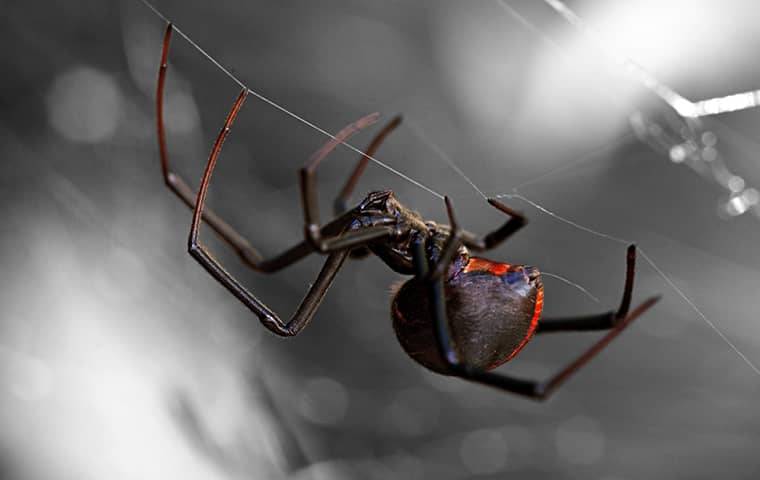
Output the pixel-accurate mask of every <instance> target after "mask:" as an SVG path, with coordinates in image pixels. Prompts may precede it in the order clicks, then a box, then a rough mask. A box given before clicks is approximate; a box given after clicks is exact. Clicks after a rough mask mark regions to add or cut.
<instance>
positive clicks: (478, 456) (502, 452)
mask: <svg viewBox="0 0 760 480" xmlns="http://www.w3.org/2000/svg"><path fill="white" fill-rule="evenodd" d="M507 453H508V448H507V442H506V441H505V440H504V436H503V435H502V434H501V432H499V431H497V430H476V431H474V432H470V433H468V434H467V435H466V436H465V437H464V438H463V439H462V444H461V446H460V448H459V456H460V457H461V458H462V463H463V464H464V466H465V467H466V468H467V469H468V470H469V471H470V472H472V473H474V474H478V475H482V474H489V473H496V472H498V471H500V470H503V469H504V467H505V466H506V464H507Z"/></svg>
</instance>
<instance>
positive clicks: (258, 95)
mask: <svg viewBox="0 0 760 480" xmlns="http://www.w3.org/2000/svg"><path fill="white" fill-rule="evenodd" d="M140 1H141V2H142V3H143V4H144V5H145V6H146V7H148V9H150V10H151V11H152V12H153V13H154V14H155V15H156V16H157V17H159V18H160V19H161V20H163V21H164V22H166V23H171V24H172V28H173V29H174V31H175V32H177V33H178V34H179V35H180V36H181V37H182V38H183V39H185V41H187V43H189V44H190V45H192V46H193V48H195V49H196V50H198V52H200V53H201V55H203V56H204V57H206V59H208V60H209V61H210V62H211V63H213V64H214V65H215V66H216V67H217V68H218V69H219V70H221V71H222V72H224V74H225V75H227V76H228V77H229V78H230V79H232V80H233V81H234V82H235V83H237V84H238V85H239V86H240V87H241V88H244V89H246V90H247V91H248V93H250V94H251V95H253V96H254V97H256V98H258V99H259V100H261V101H263V102H265V103H266V104H268V105H270V106H272V107H274V108H276V109H277V110H279V111H281V112H282V113H285V114H286V115H288V116H290V117H292V118H294V119H296V120H298V121H299V122H301V123H303V124H304V125H306V126H308V127H309V128H311V129H313V130H316V131H317V132H319V133H321V134H322V135H324V136H326V137H329V138H331V139H333V140H337V138H335V136H334V135H332V134H331V133H329V132H328V131H326V130H324V129H323V128H320V127H318V126H317V125H316V124H314V123H312V122H310V121H308V120H306V119H305V118H303V117H301V116H300V115H298V114H296V113H294V112H292V111H290V110H288V109H287V108H285V107H283V106H282V105H280V104H279V103H277V102H275V101H274V100H271V99H269V98H268V97H266V96H264V95H263V94H261V93H259V92H257V91H255V90H253V89H251V88H250V87H248V86H247V85H246V84H244V83H243V82H242V81H241V80H240V79H239V78H237V77H236V76H235V75H233V74H232V72H230V71H229V70H228V69H227V68H225V67H224V66H223V65H222V64H221V63H219V62H218V61H217V60H216V59H215V58H214V57H212V56H211V55H210V54H209V53H208V52H206V50H204V49H203V48H202V47H201V46H200V45H198V44H197V43H196V42H195V41H193V39H192V38H190V37H189V36H188V35H186V34H185V32H183V31H182V30H181V29H180V28H179V27H178V26H177V25H176V24H174V23H173V22H172V21H171V20H169V19H168V18H167V17H166V16H165V15H164V14H162V13H161V12H160V11H159V10H158V9H157V8H156V7H154V6H153V5H152V4H151V3H150V2H148V0H140ZM340 143H341V144H342V145H344V146H345V147H346V148H348V149H350V150H352V151H354V152H356V153H358V154H360V155H362V156H364V157H366V158H368V159H369V160H370V161H372V162H373V163H375V164H376V165H378V166H380V167H382V168H384V169H386V170H388V171H389V172H391V173H393V174H394V175H396V176H398V177H400V178H402V179H404V180H406V181H407V182H409V183H411V184H412V185H414V186H416V187H419V188H421V189H423V190H425V191H426V192H428V193H430V194H432V195H433V196H435V197H438V198H439V199H441V200H443V195H441V194H440V193H438V192H436V191H435V190H433V189H432V188H430V187H428V186H426V185H423V184H422V183H420V182H418V181H417V180H414V179H413V178H411V177H409V176H408V175H406V174H404V173H402V172H400V171H399V170H396V169H395V168H393V167H391V166H390V165H388V164H386V163H384V162H381V161H380V160H378V159H377V158H375V157H373V156H371V155H367V154H366V153H365V152H363V151H362V150H360V149H358V148H356V147H355V146H353V145H351V144H350V143H348V142H344V141H341V142H340Z"/></svg>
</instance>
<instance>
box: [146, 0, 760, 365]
mask: <svg viewBox="0 0 760 480" xmlns="http://www.w3.org/2000/svg"><path fill="white" fill-rule="evenodd" d="M140 1H141V2H142V3H143V4H144V5H145V6H146V7H148V8H149V9H150V10H151V11H152V12H153V13H154V14H155V15H156V16H158V17H159V18H161V19H162V20H163V21H165V22H167V23H171V22H170V20H169V19H168V18H167V17H166V16H164V15H163V14H162V13H161V12H160V11H159V10H158V9H156V8H155V7H154V6H153V5H152V4H151V3H150V2H148V1H147V0H140ZM544 1H545V2H546V3H547V4H548V5H550V6H551V7H552V8H554V9H555V11H557V12H558V13H559V14H560V15H562V16H563V17H564V18H565V19H566V20H567V21H568V22H570V23H571V24H573V25H574V26H576V27H578V28H579V29H583V28H586V27H585V24H583V23H582V20H581V19H580V18H579V17H577V15H575V14H574V13H573V12H572V11H571V10H570V9H569V8H567V7H566V6H565V5H564V3H562V2H561V1H559V0H544ZM499 3H500V4H501V5H502V6H503V7H504V8H505V9H507V10H508V11H509V12H510V13H511V14H512V15H513V16H515V18H517V19H518V20H519V21H520V22H521V23H523V25H526V26H527V27H528V28H530V29H531V30H533V31H534V32H536V33H537V34H539V35H541V36H542V37H543V38H546V37H545V36H544V35H543V34H542V32H540V31H539V30H538V29H537V28H536V27H535V26H532V24H530V23H529V22H527V20H525V19H524V18H523V17H522V16H520V15H519V14H517V12H515V11H514V9H512V8H511V7H509V6H508V5H507V4H506V3H504V2H503V1H502V0H499ZM174 30H175V31H177V33H178V34H179V35H180V36H182V38H184V39H185V40H186V41H187V42H188V43H189V44H190V45H192V46H193V47H194V48H195V49H197V50H198V51H199V52H200V53H201V54H202V55H204V56H205V57H206V58H207V59H208V60H209V61H210V62H212V63H213V64H214V65H216V66H217V68H219V69H220V70H221V71H222V72H224V73H225V74H226V75H227V76H228V77H229V78H231V79H232V80H233V81H235V83H237V84H238V85H239V86H240V87H241V88H245V89H246V90H248V92H249V93H251V94H252V95H254V96H255V97H257V98H258V99H260V100H262V101H263V102H265V103H267V104H269V105H270V106H272V107H274V108H276V109H278V110H280V111H281V112H283V113H285V114H287V115H289V116H290V117H292V118H294V119H296V120H298V121H299V122H301V123H303V124H305V125H307V126H308V127H310V128H312V129H314V130H316V131H317V132H319V133H321V134H323V135H325V136H327V137H329V138H332V139H335V137H334V136H333V135H332V134H330V133H329V132H327V131H325V130H324V129H322V128H320V127H318V126H317V125H315V124H313V123H312V122H309V121H308V120H306V119H304V118H303V117H300V116H299V115H297V114H295V113H293V112H291V111H290V110H288V109H286V108H285V107H283V106H281V105H279V104H278V103H276V102H274V101H273V100H270V99H269V98H267V97H265V96H264V95H262V94H260V93H258V92H256V91H254V90H252V89H250V88H249V87H248V86H246V85H245V84H244V83H243V82H242V81H240V80H239V79H238V78H237V77H236V76H235V75H233V74H232V73H231V72H230V71H229V70H227V69H226V68H225V67H224V66H223V65H221V64H220V63H219V62H218V61H216V60H215V59H214V58H213V57H212V56H211V55H209V54H208V53H207V52H206V51H205V50H204V49H203V48H201V47H200V46H199V45H198V44H197V43H195V42H194V41H193V40H192V39H191V38H190V37H189V36H187V35H186V34H185V33H184V32H182V30H180V29H179V28H178V27H176V25H175V26H174ZM586 33H587V34H588V33H589V32H588V31H587V32H586ZM591 33H593V32H591ZM592 36H593V35H592ZM549 41H550V40H549ZM550 43H552V45H553V47H554V48H557V49H558V48H559V47H558V46H557V45H556V44H554V43H553V42H551V41H550ZM613 53H614V52H613ZM615 58H617V59H618V60H619V61H621V62H622V63H623V65H624V66H626V67H627V68H628V69H629V70H633V72H634V74H636V75H637V76H639V78H640V81H641V82H642V83H643V84H644V85H645V86H647V87H648V88H650V89H651V90H652V91H653V92H655V93H656V94H657V95H658V96H660V97H661V98H662V99H663V100H664V101H666V102H667V103H669V104H670V105H671V106H673V108H674V109H676V111H678V112H679V113H680V112H682V109H684V108H687V107H688V106H689V105H691V106H694V104H693V103H692V102H690V101H688V100H686V99H685V98H683V97H681V96H680V95H678V94H677V93H676V92H675V91H673V90H672V89H670V88H669V87H667V86H666V85H664V84H661V83H659V82H657V80H656V79H655V78H654V77H652V76H651V75H649V74H648V72H646V71H645V70H643V68H642V67H640V66H639V65H638V64H636V63H634V62H632V61H630V60H629V59H627V58H625V57H622V58H621V57H619V56H615ZM684 102H688V104H687V103H684ZM713 103H715V102H713ZM677 106H678V107H677ZM705 108H707V107H705ZM683 115H684V116H688V115H687V114H686V113H683ZM414 130H415V132H416V134H417V136H418V137H419V138H420V139H421V140H423V141H424V142H425V143H426V144H427V145H428V146H429V147H430V148H431V149H433V150H434V151H435V152H436V153H437V154H438V156H439V157H440V158H441V159H442V160H443V161H444V162H446V163H447V164H448V165H449V166H450V167H452V168H453V169H454V171H456V172H457V174H459V175H460V176H461V177H462V178H463V179H464V180H465V181H466V182H467V183H468V184H469V185H470V186H471V187H472V188H473V189H474V190H475V191H476V192H477V193H478V194H479V195H480V196H482V197H483V198H487V196H486V195H485V193H484V192H483V191H482V189H480V188H478V186H477V185H475V183H474V182H473V181H472V180H471V179H470V178H469V177H468V176H467V175H466V174H465V173H464V172H463V171H462V170H461V169H460V168H459V167H458V166H457V165H456V163H454V162H453V160H451V158H449V156H448V155H446V153H445V152H444V151H443V150H442V149H441V148H440V147H438V146H437V145H436V144H435V143H433V142H432V141H430V140H429V139H428V138H427V137H426V136H425V135H424V134H422V132H421V131H420V130H419V129H414ZM341 143H342V144H343V145H345V146H346V147H347V148H349V149H351V150H353V151H354V152H356V153H359V154H361V155H364V156H366V157H367V158H368V159H369V160H371V161H372V162H374V163H376V164H377V165H379V166H381V167H383V168H385V169H387V170H389V171H390V172H392V173H394V174H395V175H397V176H399V177H401V178H403V179H404V180H406V181H408V182H410V183H412V184H413V185H415V186H417V187H419V188H422V189H423V190H426V191H427V192H429V193H431V194H432V195H434V196H436V197H438V198H441V199H443V195H441V194H439V193H438V192H436V191H434V190H432V189H430V188H429V187H427V186H425V185H423V184H421V183H419V182H417V181H416V180H414V179H412V178H410V177H409V176H407V175H405V174H403V173H401V172H399V171H398V170H396V169H394V168H392V167H390V166H389V165H386V164H385V163H383V162H381V161H379V160H377V159H376V158H373V157H371V156H369V155H367V154H366V153H364V152H362V151H361V150H360V149H358V148H356V147H354V146H353V145H351V144H349V143H347V142H341ZM591 155H593V153H592V154H591ZM589 156H590V155H589ZM587 157H588V156H587ZM584 160H585V158H583V159H581V160H577V161H574V162H572V164H571V165H565V166H563V167H561V168H560V169H558V170H556V171H555V170H553V171H550V172H547V173H545V174H543V175H541V176H540V177H537V178H535V179H533V180H530V181H528V182H524V183H523V184H521V185H518V187H520V186H523V185H527V184H529V183H537V182H539V181H542V180H543V179H545V178H546V177H548V176H550V175H553V174H555V173H558V171H559V170H567V169H569V168H571V167H573V166H576V165H577V164H579V163H581V162H582V161H584ZM512 192H513V193H509V194H500V195H497V198H516V199H519V200H521V201H523V202H526V203H528V204H529V205H531V206H533V207H534V208H536V209H537V210H539V211H540V212H542V213H544V214H546V215H548V216H550V217H552V218H555V219H556V220H558V221H560V222H563V223H565V224H567V225H570V226H572V227H574V228H576V229H579V230H581V231H584V232H587V233H589V234H591V235H594V236H597V237H600V238H604V239H607V240H610V241H613V242H616V243H620V244H624V245H628V244H631V243H634V242H632V241H629V240H626V239H623V238H620V237H616V236H614V235H610V234H607V233H604V232H602V231H599V230H594V229H592V228H589V227H586V226H584V225H581V224H580V223H577V222H575V221H572V220H570V219H568V218H565V217H563V216H560V215H558V214H556V213H554V212H552V211H550V210H549V209H547V208H545V207H543V206H542V205H540V204H538V203H537V202H534V201H533V200H530V199H528V198H527V197H525V196H523V195H522V194H521V193H519V191H518V189H517V188H514V189H513V190H512ZM638 251H639V253H640V255H641V256H642V258H644V259H645V260H646V262H647V263H648V264H649V265H650V266H651V267H652V268H653V269H654V271H655V272H657V274H658V275H659V276H660V277H661V278H662V279H663V280H664V281H665V282H666V283H667V284H668V285H669V286H670V288H672V289H673V290H674V291H675V292H676V293H677V294H678V295H679V296H680V297H681V298H682V299H683V300H684V301H685V302H686V303H687V304H688V305H689V306H690V308H691V309H692V310H693V311H694V312H695V313H696V314H697V315H698V316H699V317H700V318H701V319H702V320H703V321H704V322H705V323H706V324H707V325H708V326H709V327H710V328H711V329H712V330H713V331H714V332H715V333H716V334H717V335H718V336H719V337H720V338H721V339H723V341H724V342H725V343H726V344H727V345H728V346H729V347H730V348H731V349H732V350H733V351H734V352H735V353H736V354H737V355H738V356H739V357H740V358H741V359H742V360H743V361H744V362H745V363H746V364H747V365H748V366H749V367H750V368H751V369H752V370H753V371H754V372H755V373H756V374H757V375H760V369H758V367H757V366H755V365H754V363H752V361H750V360H749V358H747V357H746V356H745V355H744V354H743V353H742V352H741V351H740V350H739V349H738V347H737V346H736V345H735V344H734V343H733V342H732V341H731V340H730V339H729V338H728V337H727V336H726V335H725V334H724V333H723V332H722V331H721V330H720V329H719V328H718V327H717V326H716V325H715V324H714V323H713V322H712V321H711V320H710V319H709V318H708V317H707V316H706V315H705V314H704V313H703V312H702V311H701V310H700V309H699V308H698V307H697V306H696V304H694V302H693V301H692V300H691V299H690V298H689V297H688V296H686V294H684V292H683V291H682V290H681V289H679V288H678V287H677V286H676V285H675V283H674V282H673V281H672V280H671V279H670V277H669V276H668V275H667V274H666V273H665V272H664V271H663V270H662V269H661V268H659V267H658V266H657V265H656V264H655V262H654V261H653V260H652V259H651V257H649V255H647V254H646V252H645V251H644V250H643V249H641V248H638ZM547 276H550V277H554V278H557V279H559V280H562V281H564V282H566V283H568V284H569V285H572V286H575V287H576V288H579V289H580V290H582V291H583V292H584V293H586V294H587V295H589V296H590V297H591V298H593V299H595V300H596V297H594V296H593V295H591V294H590V293H589V292H588V291H587V290H586V289H584V288H583V287H581V286H580V285H577V284H575V283H573V282H571V281H569V280H567V279H565V278H564V277H560V276H559V275H555V274H547ZM597 301H598V300H597Z"/></svg>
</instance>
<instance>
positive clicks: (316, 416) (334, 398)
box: [299, 377, 349, 425]
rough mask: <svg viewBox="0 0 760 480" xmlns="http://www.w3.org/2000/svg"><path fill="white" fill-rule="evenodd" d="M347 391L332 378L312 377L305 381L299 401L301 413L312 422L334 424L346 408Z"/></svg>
mask: <svg viewBox="0 0 760 480" xmlns="http://www.w3.org/2000/svg"><path fill="white" fill-rule="evenodd" d="M348 400H349V398H348V392H346V389H345V387H344V386H343V385H341V384H340V383H338V382H336V381H335V380H333V379H332V378H325V377H320V378H313V379H311V380H309V381H308V382H306V385H305V386H304V388H303V396H302V397H301V402H300V405H299V407H300V411H301V415H303V416H304V417H306V418H307V419H309V420H310V421H312V422H314V423H319V424H322V425H334V424H336V423H338V422H339V421H341V420H342V419H343V417H344V416H345V415H346V410H348Z"/></svg>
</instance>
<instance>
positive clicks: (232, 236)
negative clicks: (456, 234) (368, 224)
mask: <svg viewBox="0 0 760 480" xmlns="http://www.w3.org/2000/svg"><path fill="white" fill-rule="evenodd" d="M172 31H173V27H172V24H171V23H168V24H167V26H166V31H165V33H164V40H163V47H162V50H161V65H160V67H159V73H158V86H157V89H156V118H157V129H158V145H159V156H160V158H161V172H162V174H163V177H164V182H165V183H166V185H167V186H168V187H169V189H170V190H171V191H173V192H174V193H175V194H176V195H177V196H178V197H179V198H180V199H181V200H182V201H183V202H184V203H185V204H186V205H187V206H188V207H190V208H191V209H194V208H195V196H196V194H195V193H194V192H193V190H192V189H191V188H190V186H188V184H187V182H185V181H184V179H182V177H180V176H179V175H178V174H177V173H175V172H173V171H172V170H171V166H170V163H169V154H168V148H167V146H166V132H165V129H164V109H163V99H164V87H165V84H166V71H167V68H168V59H169V48H170V45H171V36H172ZM244 90H245V89H244ZM246 97H247V90H245V92H241V94H240V95H239V97H238V101H236V102H235V105H234V106H233V109H232V110H233V111H234V113H232V112H231V114H232V118H231V119H230V122H229V127H231V125H232V121H233V120H234V118H235V116H236V115H237V112H238V111H239V110H240V109H241V108H242V106H243V103H244V102H245V99H246ZM202 211H203V216H202V218H203V221H204V222H206V223H207V224H208V225H209V226H210V227H211V228H212V229H213V230H214V231H215V232H216V233H217V234H218V235H219V236H220V237H221V238H222V240H224V241H225V242H226V243H227V244H229V245H230V247H232V249H233V250H234V251H235V252H236V253H237V254H238V256H239V257H240V258H241V260H242V261H243V262H244V263H245V264H246V265H248V266H249V267H250V268H252V269H254V270H256V271H259V272H264V273H269V272H274V271H277V270H280V269H282V268H285V267H287V266H288V265H291V264H292V263H294V262H296V261H298V260H300V259H302V258H303V257H305V256H307V255H309V254H310V253H312V252H313V251H314V248H313V247H312V246H311V245H310V244H309V243H307V242H306V241H302V242H300V243H298V244H296V245H294V246H293V247H291V248H289V249H288V250H286V251H285V252H283V253H281V254H279V255H277V256H275V257H273V258H269V259H264V258H263V257H262V255H261V254H260V253H259V251H258V250H257V249H256V248H254V247H253V246H252V245H251V243H250V242H249V241H248V239H246V238H245V237H244V236H243V235H241V234H240V233H238V232H237V231H236V230H235V229H234V228H233V227H232V226H230V225H229V224H228V223H227V222H225V221H224V220H223V219H222V218H221V217H219V216H218V215H217V214H216V213H215V212H214V211H212V210H211V209H210V208H203V209H202ZM350 220H351V219H350V218H348V217H344V218H337V219H335V220H334V221H332V222H330V223H328V224H327V225H325V226H324V227H323V229H322V233H323V234H324V235H327V236H330V237H331V236H335V235H338V234H340V233H341V232H342V231H343V230H344V229H345V227H346V225H347V224H348V223H349V222H350ZM362 235H365V236H366V235H368V233H366V232H365V233H363V234H362ZM359 240H363V237H360V238H359ZM341 242H345V239H341ZM333 249H334V248H333Z"/></svg>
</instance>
